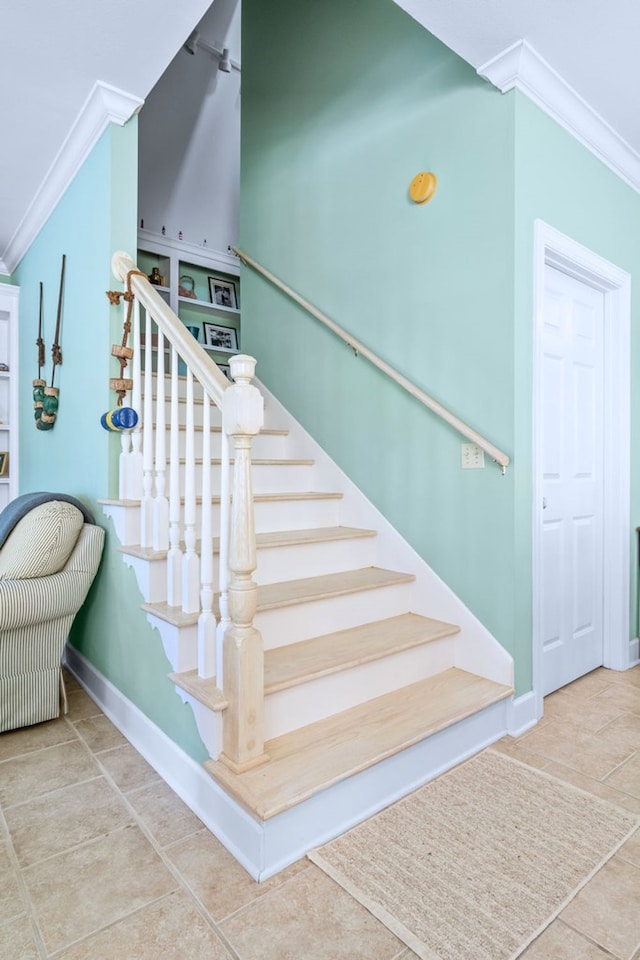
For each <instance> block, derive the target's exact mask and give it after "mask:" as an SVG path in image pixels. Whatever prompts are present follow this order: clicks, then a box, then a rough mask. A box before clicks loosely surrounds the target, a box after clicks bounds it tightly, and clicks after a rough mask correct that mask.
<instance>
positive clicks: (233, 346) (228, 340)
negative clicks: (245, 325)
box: [202, 323, 238, 350]
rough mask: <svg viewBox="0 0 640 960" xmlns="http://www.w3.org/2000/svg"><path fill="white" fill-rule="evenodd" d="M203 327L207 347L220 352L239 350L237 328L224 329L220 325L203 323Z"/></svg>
mask: <svg viewBox="0 0 640 960" xmlns="http://www.w3.org/2000/svg"><path fill="white" fill-rule="evenodd" d="M202 326H203V327H204V343H205V346H206V347H213V348H214V349H218V350H237V349H238V331H237V330H236V329H235V327H224V326H222V324H220V323H203V324H202Z"/></svg>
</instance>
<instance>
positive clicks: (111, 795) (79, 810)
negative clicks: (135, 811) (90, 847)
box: [6, 777, 132, 867]
mask: <svg viewBox="0 0 640 960" xmlns="http://www.w3.org/2000/svg"><path fill="white" fill-rule="evenodd" d="M6 818H7V823H8V825H9V830H10V832H11V839H12V841H13V848H14V850H15V853H16V856H17V858H18V860H19V862H20V865H21V866H23V867H25V866H29V865H30V864H32V863H37V862H38V860H44V859H45V858H46V857H51V856H54V855H56V854H58V853H63V852H64V851H65V850H68V849H69V848H71V847H74V846H77V845H78V844H79V843H86V841H87V840H93V839H94V838H95V837H101V836H103V835H104V834H107V833H111V831H113V830H118V829H119V828H120V827H124V826H125V825H126V824H129V823H131V822H132V819H131V814H130V812H129V810H128V808H127V806H126V804H124V803H123V801H122V799H121V798H120V796H119V795H118V794H117V793H116V792H115V791H114V790H112V788H111V787H110V785H109V784H108V783H107V781H106V780H105V779H104V777H98V778H97V779H96V780H89V781H87V782H85V783H78V784H74V785H72V786H70V787H64V788H63V789H62V790H56V791H55V792H54V793H48V794H47V795H46V796H44V797H39V798H38V799H37V800H30V801H29V802H28V803H23V804H20V805H19V806H16V807H11V808H10V809H9V810H7V812H6Z"/></svg>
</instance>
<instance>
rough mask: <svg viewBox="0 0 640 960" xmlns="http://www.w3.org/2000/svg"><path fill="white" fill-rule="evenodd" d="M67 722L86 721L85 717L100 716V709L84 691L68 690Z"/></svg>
mask: <svg viewBox="0 0 640 960" xmlns="http://www.w3.org/2000/svg"><path fill="white" fill-rule="evenodd" d="M67 700H68V704H69V707H68V712H67V720H70V721H71V722H72V723H75V722H76V721H77V720H86V719H87V717H98V716H100V715H101V714H102V711H101V709H100V707H99V706H98V705H97V704H96V703H94V701H93V700H92V699H91V697H90V696H89V695H88V694H87V693H85V692H84V690H80V689H77V690H68V691H67Z"/></svg>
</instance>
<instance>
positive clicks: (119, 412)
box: [100, 270, 150, 432]
mask: <svg viewBox="0 0 640 960" xmlns="http://www.w3.org/2000/svg"><path fill="white" fill-rule="evenodd" d="M132 276H138V277H144V278H145V280H149V279H150V278H149V277H147V275H146V273H142V271H140V270H130V271H129V273H128V274H127V289H126V291H120V290H107V292H106V293H107V297H108V298H109V303H110V304H112V305H114V306H119V305H120V300H121V299H122V298H123V297H124V300H125V302H126V304H127V313H126V317H125V321H124V324H123V325H122V342H121V343H114V344H113V346H112V347H111V356H112V357H117V358H118V362H119V364H120V376H119V377H111V379H110V380H109V386H110V387H111V389H112V390H115V391H116V393H117V395H118V404H117V409H116V410H109V411H108V412H107V413H103V415H102V416H101V418H100V423H101V425H102V426H103V427H104V429H105V430H109V431H116V432H121V431H122V430H132V429H133V428H134V427H135V426H136V424H137V423H138V414H137V413H136V411H135V410H134V409H133V407H125V406H123V403H124V398H125V397H126V395H127V392H128V391H129V390H131V389H132V387H133V380H132V379H131V378H130V377H125V375H124V374H125V370H126V367H127V364H128V363H129V360H131V358H132V357H133V350H132V348H131V347H129V346H127V340H128V339H129V334H130V333H131V313H132V310H133V300H134V295H133V293H132V292H131V277H132Z"/></svg>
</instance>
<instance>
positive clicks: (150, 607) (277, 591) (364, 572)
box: [142, 567, 415, 627]
mask: <svg viewBox="0 0 640 960" xmlns="http://www.w3.org/2000/svg"><path fill="white" fill-rule="evenodd" d="M414 579H415V578H414V576H413V574H411V573H398V572H396V571H395V570H383V569H381V568H380V567H362V568H361V569H358V570H345V571H344V572H342V573H328V574H324V575H323V576H319V577H304V578H303V579H301V580H282V581H279V582H277V583H263V584H258V606H257V612H258V613H259V612H261V611H263V610H274V609H277V608H279V607H287V606H293V605H295V604H299V603H310V602H311V601H313V600H324V599H328V598H330V597H339V596H344V595H345V594H349V593H358V592H360V591H362V590H375V589H377V588H379V587H387V586H395V585H396V584H401V583H410V582H411V581H413V580H414ZM217 604H218V594H216V596H215V598H214V603H213V607H214V613H215V615H216V617H218V610H217ZM142 609H143V610H146V611H147V612H148V613H153V614H155V616H157V617H158V618H159V619H160V620H165V621H166V622H167V623H172V624H173V625H174V626H177V627H184V626H189V625H191V624H194V623H197V622H198V614H197V613H183V612H182V610H181V609H180V608H179V607H170V606H169V605H168V604H167V603H143V604H142Z"/></svg>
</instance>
